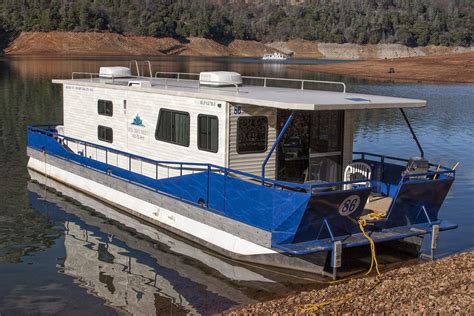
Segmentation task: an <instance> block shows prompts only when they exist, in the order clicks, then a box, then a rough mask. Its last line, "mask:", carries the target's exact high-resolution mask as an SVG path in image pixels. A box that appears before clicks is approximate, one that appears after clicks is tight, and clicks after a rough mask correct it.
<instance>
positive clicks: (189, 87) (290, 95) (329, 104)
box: [53, 78, 426, 111]
mask: <svg viewBox="0 0 474 316" xmlns="http://www.w3.org/2000/svg"><path fill="white" fill-rule="evenodd" d="M132 80H133V82H135V83H136V82H137V81H141V82H143V83H144V84H143V85H142V86H128V82H129V81H132ZM53 83H59V84H65V85H77V86H88V87H102V88H104V87H107V88H109V89H118V90H133V91H142V92H147V93H155V94H165V95H176V96H184V97H192V98H199V99H208V100H216V101H226V102H232V103H241V104H252V105H258V106H264V107H272V108H278V109H289V110H310V111H313V110H362V109H386V108H415V107H423V106H425V105H426V101H424V100H417V99H406V98H395V97H386V96H378V95H369V94H357V93H348V92H346V93H344V92H334V91H322V90H301V89H291V88H276V87H263V86H252V85H243V86H240V87H234V86H228V87H208V86H203V85H199V81H197V80H185V79H181V80H177V79H164V78H153V79H143V78H142V79H140V80H137V79H125V78H123V79H122V78H121V79H115V80H104V79H99V78H97V79H74V80H73V79H68V80H53Z"/></svg>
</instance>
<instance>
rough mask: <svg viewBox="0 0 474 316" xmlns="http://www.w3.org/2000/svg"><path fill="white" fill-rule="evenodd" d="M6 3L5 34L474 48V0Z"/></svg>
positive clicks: (2, 1) (1, 24)
mask: <svg viewBox="0 0 474 316" xmlns="http://www.w3.org/2000/svg"><path fill="white" fill-rule="evenodd" d="M248 2H249V3H245V1H243V0H234V1H224V0H221V1H217V0H213V1H204V0H177V1H172V0H155V1H153V0H147V1H141V0H22V1H19V0H0V33H1V32H2V28H3V29H4V30H6V31H12V32H16V31H76V32H85V31H109V32H117V33H122V34H133V35H147V36H157V37H161V36H170V37H176V38H185V37H190V36H192V37H194V36H196V37H204V38H210V39H214V40H216V41H220V42H228V41H231V40H234V39H254V40H258V41H279V40H288V39H291V38H300V39H305V40H317V41H321V42H332V43H357V44H367V43H370V44H377V43H400V44H405V45H408V46H412V47H413V46H425V45H445V46H454V45H458V46H470V45H471V42H472V37H473V35H472V31H473V30H474V0H339V1H336V0H313V1H248Z"/></svg>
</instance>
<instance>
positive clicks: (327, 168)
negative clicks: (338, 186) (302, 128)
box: [306, 111, 344, 182]
mask: <svg viewBox="0 0 474 316" xmlns="http://www.w3.org/2000/svg"><path fill="white" fill-rule="evenodd" d="M343 126H344V112H343V111H313V112H312V113H311V128H310V141H309V166H308V174H307V177H306V181H315V180H321V181H327V182H334V181H340V180H341V173H342V144H343Z"/></svg>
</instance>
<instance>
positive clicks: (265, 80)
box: [155, 71, 346, 93]
mask: <svg viewBox="0 0 474 316" xmlns="http://www.w3.org/2000/svg"><path fill="white" fill-rule="evenodd" d="M158 75H172V76H174V79H176V80H177V81H179V80H193V79H182V77H183V76H195V77H199V75H200V74H198V73H190V72H171V71H158V72H155V78H163V77H158ZM242 79H256V80H262V81H263V85H262V86H263V87H264V88H267V87H269V86H268V81H282V82H298V83H300V89H301V90H305V83H318V84H332V85H339V86H342V93H346V84H345V83H344V82H340V81H325V80H306V79H288V78H274V77H255V76H242ZM197 80H199V79H197ZM220 83H226V82H220ZM228 84H231V83H228ZM287 88H291V87H287Z"/></svg>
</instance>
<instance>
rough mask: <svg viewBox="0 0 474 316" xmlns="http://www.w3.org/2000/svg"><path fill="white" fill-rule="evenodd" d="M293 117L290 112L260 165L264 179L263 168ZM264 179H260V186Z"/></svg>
mask: <svg viewBox="0 0 474 316" xmlns="http://www.w3.org/2000/svg"><path fill="white" fill-rule="evenodd" d="M294 116H295V111H292V112H291V114H290V116H289V117H288V119H287V120H286V123H285V125H284V126H283V128H282V129H281V131H280V134H279V135H278V137H277V139H276V140H275V142H274V143H273V145H272V148H271V149H270V151H269V152H268V154H267V156H266V157H265V160H264V161H263V163H262V178H265V166H266V165H267V162H268V160H269V159H270V157H271V156H272V154H273V151H274V150H275V148H276V147H277V146H278V144H279V143H280V141H281V139H282V138H283V135H284V134H285V132H286V129H287V128H288V126H290V124H291V122H292V121H293V117H294ZM264 182H265V181H264V179H262V184H264Z"/></svg>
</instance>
